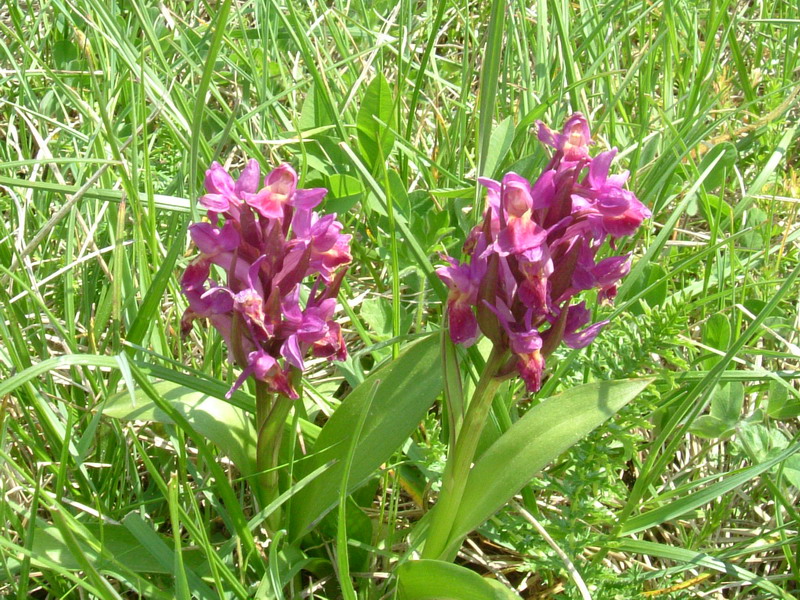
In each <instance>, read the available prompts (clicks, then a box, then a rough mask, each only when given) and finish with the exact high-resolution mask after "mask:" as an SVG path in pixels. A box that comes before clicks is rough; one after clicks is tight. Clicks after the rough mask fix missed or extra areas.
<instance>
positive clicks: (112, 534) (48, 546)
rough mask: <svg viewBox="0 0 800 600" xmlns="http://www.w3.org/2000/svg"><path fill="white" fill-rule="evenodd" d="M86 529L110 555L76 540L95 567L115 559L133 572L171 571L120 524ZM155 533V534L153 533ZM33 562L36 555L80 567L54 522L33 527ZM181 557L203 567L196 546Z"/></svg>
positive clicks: (106, 565) (110, 566) (71, 567)
mask: <svg viewBox="0 0 800 600" xmlns="http://www.w3.org/2000/svg"><path fill="white" fill-rule="evenodd" d="M84 527H85V528H86V530H87V531H88V532H89V533H90V534H91V535H92V536H93V537H94V538H95V539H97V540H99V541H101V542H102V544H103V549H104V550H105V551H107V554H108V555H109V556H113V557H114V562H112V561H107V560H105V559H103V558H102V557H101V556H100V555H99V554H98V553H96V552H95V551H94V550H92V548H91V547H90V546H89V545H88V544H84V543H82V542H79V546H80V548H81V551H82V552H83V553H84V555H85V556H86V557H87V558H88V559H89V560H90V561H91V562H92V564H93V565H94V567H95V568H96V569H97V570H99V571H104V570H113V569H114V567H115V564H116V563H119V564H124V565H125V566H126V567H127V568H128V569H130V570H131V571H135V572H136V573H161V574H164V575H169V574H171V573H172V563H171V562H165V561H161V560H159V559H158V558H157V557H156V556H154V555H153V554H152V553H151V552H150V551H149V550H148V549H147V548H146V547H144V546H142V544H141V543H140V542H139V540H138V539H137V538H136V536H135V535H134V534H133V533H131V532H130V531H128V529H127V528H126V527H125V526H123V525H113V524H103V525H100V524H97V523H91V524H85V525H84ZM153 535H157V534H155V533H154V534H153ZM159 539H160V540H161V541H162V542H164V543H166V544H171V543H172V541H171V540H166V539H164V538H159ZM31 550H32V553H33V556H34V558H33V562H34V563H36V564H43V563H40V562H39V561H37V559H36V557H41V558H42V559H44V560H49V561H52V562H55V563H57V564H59V565H61V566H62V567H63V568H65V569H68V570H70V571H76V570H79V569H81V564H80V562H79V561H78V560H77V559H76V558H75V557H74V556H73V555H72V552H71V551H70V550H69V547H68V546H67V543H66V542H65V541H64V538H63V535H62V534H61V532H60V531H59V529H58V527H56V526H55V525H45V526H44V527H37V528H36V531H35V534H34V539H33V547H32V549H31ZM184 561H186V562H187V564H191V565H193V566H194V567H195V568H197V569H198V570H200V571H203V570H204V569H205V567H204V566H203V565H204V563H205V560H204V558H203V556H202V553H201V551H200V550H199V549H197V550H190V549H186V550H185V551H184Z"/></svg>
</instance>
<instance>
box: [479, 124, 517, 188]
mask: <svg viewBox="0 0 800 600" xmlns="http://www.w3.org/2000/svg"><path fill="white" fill-rule="evenodd" d="M513 141H514V123H513V121H512V120H511V117H506V118H505V119H503V120H502V121H501V122H500V123H498V125H497V127H495V128H494V130H493V131H492V135H491V137H490V138H489V148H488V151H487V152H486V163H485V164H484V167H483V172H484V173H486V176H487V177H494V175H495V171H497V168H498V167H499V166H500V164H501V163H502V162H503V159H504V158H505V157H506V154H508V149H509V148H511V142H513Z"/></svg>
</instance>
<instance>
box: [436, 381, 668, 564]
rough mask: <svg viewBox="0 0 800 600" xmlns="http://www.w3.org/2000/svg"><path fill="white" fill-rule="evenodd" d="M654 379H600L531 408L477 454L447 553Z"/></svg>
mask: <svg viewBox="0 0 800 600" xmlns="http://www.w3.org/2000/svg"><path fill="white" fill-rule="evenodd" d="M652 381H653V380H652V379H622V380H618V381H598V382H595V383H589V384H586V385H582V386H579V387H576V388H572V389H570V390H567V391H565V392H563V393H561V394H558V395H557V396H553V397H552V398H548V399H546V400H544V401H542V402H541V403H540V404H538V405H536V406H534V407H533V408H532V409H530V410H529V411H528V412H527V413H526V414H525V415H524V416H523V417H522V418H521V419H520V420H519V421H517V422H516V423H514V425H512V426H511V428H510V429H509V430H508V431H506V432H505V433H504V434H503V435H502V436H500V438H498V440H497V441H496V442H494V444H492V446H490V447H489V449H488V450H486V452H484V453H483V455H481V457H480V458H479V459H478V461H477V463H476V464H475V466H474V467H473V468H472V470H471V471H470V474H469V478H468V479H467V486H466V488H465V490H464V496H463V500H462V502H461V505H460V508H459V510H458V513H457V514H456V515H454V519H453V529H452V533H451V536H450V542H451V549H452V546H453V544H454V543H460V541H461V540H462V539H463V537H464V536H466V535H467V534H468V533H469V532H470V531H472V530H473V529H475V528H476V527H478V526H479V525H480V524H481V523H483V522H484V521H486V520H487V519H489V517H491V516H492V515H493V514H494V513H495V512H497V511H498V510H500V509H501V508H502V507H503V506H504V505H505V504H506V503H507V502H508V501H509V500H511V498H513V497H514V495H515V494H517V493H518V492H519V491H520V490H521V489H522V488H523V487H524V486H525V485H526V484H527V483H528V482H529V481H530V480H531V478H533V476H534V475H535V474H536V473H537V472H539V471H540V470H541V469H543V468H544V467H545V466H546V465H547V464H548V463H549V462H551V461H552V460H554V459H555V458H557V457H558V456H559V455H561V454H562V453H563V452H565V451H566V450H567V449H569V448H570V447H571V446H572V445H573V444H575V443H576V442H578V441H579V440H581V439H583V438H584V437H585V436H586V435H588V434H589V433H590V432H591V431H592V430H593V429H595V428H596V427H597V426H599V425H600V424H602V423H603V422H604V421H606V420H607V419H609V418H610V417H611V416H613V415H614V414H615V413H616V412H617V411H619V410H620V409H621V408H622V407H623V406H625V405H626V404H627V403H628V402H630V401H631V400H633V399H634V398H635V397H636V396H637V395H638V394H639V393H640V392H641V391H642V390H644V389H645V388H646V387H647V386H648V385H649V384H650V383H651V382H652Z"/></svg>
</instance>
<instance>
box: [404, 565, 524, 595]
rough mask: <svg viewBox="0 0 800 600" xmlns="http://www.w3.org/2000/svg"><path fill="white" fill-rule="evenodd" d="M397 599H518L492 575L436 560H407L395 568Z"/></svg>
mask: <svg viewBox="0 0 800 600" xmlns="http://www.w3.org/2000/svg"><path fill="white" fill-rule="evenodd" d="M397 577H398V581H397V598H398V600H519V598H520V597H519V596H518V595H517V594H516V593H514V592H513V591H512V590H510V589H508V588H507V587H505V586H504V585H502V584H501V583H500V582H498V581H495V580H494V579H487V578H484V577H481V576H480V575H478V574H477V573H476V572H475V571H470V570H469V569H467V568H465V567H462V566H460V565H454V564H453V563H449V562H444V561H440V560H411V561H408V562H406V563H404V564H402V565H400V567H399V568H398V569H397Z"/></svg>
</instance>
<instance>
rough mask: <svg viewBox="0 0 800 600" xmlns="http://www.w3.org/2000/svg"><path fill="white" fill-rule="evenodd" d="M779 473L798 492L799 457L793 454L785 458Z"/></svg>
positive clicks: (799, 486) (799, 488)
mask: <svg viewBox="0 0 800 600" xmlns="http://www.w3.org/2000/svg"><path fill="white" fill-rule="evenodd" d="M781 473H782V474H783V477H784V479H786V481H788V482H789V483H790V484H791V485H793V486H794V487H796V488H797V489H798V490H800V456H798V455H797V454H795V455H794V456H790V457H789V458H787V459H786V462H785V463H783V471H781Z"/></svg>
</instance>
